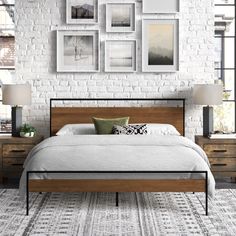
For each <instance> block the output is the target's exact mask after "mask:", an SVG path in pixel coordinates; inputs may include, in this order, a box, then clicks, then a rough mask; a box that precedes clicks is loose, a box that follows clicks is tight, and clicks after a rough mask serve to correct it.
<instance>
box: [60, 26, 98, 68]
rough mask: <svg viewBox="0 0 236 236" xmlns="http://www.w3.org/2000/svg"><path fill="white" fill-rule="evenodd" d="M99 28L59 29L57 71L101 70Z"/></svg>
mask: <svg viewBox="0 0 236 236" xmlns="http://www.w3.org/2000/svg"><path fill="white" fill-rule="evenodd" d="M99 42H100V41H99V31H98V30H58V31H57V72H99V70H100V63H99V61H100V43H99Z"/></svg>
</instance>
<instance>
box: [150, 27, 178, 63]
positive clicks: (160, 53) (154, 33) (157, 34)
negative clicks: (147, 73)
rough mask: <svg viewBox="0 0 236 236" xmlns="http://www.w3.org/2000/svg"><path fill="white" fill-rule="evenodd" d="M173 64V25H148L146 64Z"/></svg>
mask: <svg viewBox="0 0 236 236" xmlns="http://www.w3.org/2000/svg"><path fill="white" fill-rule="evenodd" d="M173 64H174V25H173V24H150V25H149V26H148V65H173Z"/></svg>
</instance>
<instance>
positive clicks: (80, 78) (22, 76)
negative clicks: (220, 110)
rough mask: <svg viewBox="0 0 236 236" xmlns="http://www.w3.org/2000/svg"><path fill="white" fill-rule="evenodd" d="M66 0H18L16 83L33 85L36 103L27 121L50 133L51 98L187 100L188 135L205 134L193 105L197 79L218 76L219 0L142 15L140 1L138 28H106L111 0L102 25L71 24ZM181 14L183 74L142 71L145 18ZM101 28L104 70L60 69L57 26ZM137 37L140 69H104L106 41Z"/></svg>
mask: <svg viewBox="0 0 236 236" xmlns="http://www.w3.org/2000/svg"><path fill="white" fill-rule="evenodd" d="M65 2H66V1H65V0H55V1H52V0H44V1H41V0H23V1H22V0H16V25H17V26H16V82H17V83H22V82H28V83H30V84H31V85H32V87H33V88H32V89H33V101H32V105H31V106H30V107H24V120H25V121H27V122H29V123H31V124H32V125H34V126H35V127H36V128H37V129H38V131H39V132H40V133H41V134H44V135H45V136H48V135H49V99H50V98H51V97H64V98H65V97H66V98H68V97H72V98H79V97H89V98H90V97H91V98H96V97H111V98H116V97H120V98H124V97H142V98H143V97H147V98H148V97H157V98H158V97H160V98H175V97H179V98H182V97H184V98H186V99H187V101H186V102H187V105H186V136H187V137H189V138H191V139H193V137H194V134H196V133H198V134H201V133H202V113H201V107H199V106H194V105H193V104H192V98H191V95H192V87H193V85H194V84H195V83H208V82H212V81H213V80H214V57H213V55H214V12H213V10H214V7H213V0H181V1H180V2H181V7H180V8H181V12H180V13H179V14H176V15H163V14H162V15H145V16H144V15H142V2H141V1H140V0H137V1H136V3H137V4H136V7H137V9H136V14H137V15H136V21H137V25H136V32H135V33H124V34H121V33H119V34H117V33H106V32H105V2H106V1H105V0H100V2H99V18H100V19H99V24H98V25H86V26H85V25H67V24H66V23H65V7H66V5H65ZM142 18H171V19H173V18H179V20H180V28H179V64H180V68H179V71H178V72H177V73H160V74H157V73H142V72H141V19H142ZM62 29H64V30H65V29H68V30H70V29H78V30H79V29H99V30H100V41H101V42H100V43H101V55H100V58H101V60H100V62H101V72H100V73H57V72H56V30H62ZM106 39H137V43H138V72H137V73H104V40H106Z"/></svg>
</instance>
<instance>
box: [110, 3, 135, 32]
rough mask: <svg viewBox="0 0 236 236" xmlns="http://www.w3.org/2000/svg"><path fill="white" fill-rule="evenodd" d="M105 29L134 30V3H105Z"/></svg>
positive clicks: (113, 30) (112, 30) (115, 30)
mask: <svg viewBox="0 0 236 236" xmlns="http://www.w3.org/2000/svg"><path fill="white" fill-rule="evenodd" d="M106 31H107V32H133V31H135V3H107V4H106Z"/></svg>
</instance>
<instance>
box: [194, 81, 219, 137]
mask: <svg viewBox="0 0 236 236" xmlns="http://www.w3.org/2000/svg"><path fill="white" fill-rule="evenodd" d="M222 98H223V86H222V85H221V84H195V85H194V88H193V101H194V104H196V105H207V106H205V107H203V136H204V137H209V136H210V134H212V133H213V131H214V130H213V107H211V105H220V104H222Z"/></svg>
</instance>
